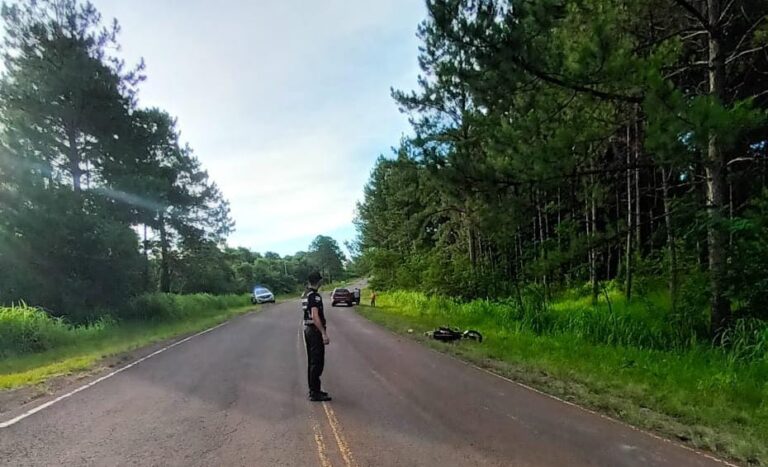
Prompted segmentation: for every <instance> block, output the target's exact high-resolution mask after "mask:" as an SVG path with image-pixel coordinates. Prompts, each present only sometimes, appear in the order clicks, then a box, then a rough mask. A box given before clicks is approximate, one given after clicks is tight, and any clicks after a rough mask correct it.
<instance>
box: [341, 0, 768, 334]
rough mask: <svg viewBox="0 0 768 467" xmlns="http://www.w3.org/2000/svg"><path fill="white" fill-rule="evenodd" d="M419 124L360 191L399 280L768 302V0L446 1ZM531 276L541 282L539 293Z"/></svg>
mask: <svg viewBox="0 0 768 467" xmlns="http://www.w3.org/2000/svg"><path fill="white" fill-rule="evenodd" d="M427 9H428V17H427V19H426V20H425V21H424V22H423V23H422V24H421V25H420V27H419V32H418V34H419V37H420V39H421V42H422V44H421V48H420V53H419V63H420V66H421V69H422V74H421V76H420V78H419V83H418V88H417V89H416V90H414V91H400V90H393V97H394V99H395V101H396V102H397V103H398V105H399V106H400V108H401V109H402V111H403V112H405V113H407V114H408V115H409V117H410V121H411V124H412V128H413V135H412V136H410V137H407V138H404V139H403V140H402V141H401V142H400V145H399V148H398V149H397V150H396V154H395V157H393V158H385V157H382V158H380V159H379V161H378V163H377V165H376V167H375V169H374V171H373V173H372V175H371V178H370V181H369V183H368V185H367V186H366V188H365V198H364V200H363V202H361V203H360V204H359V206H358V217H357V220H356V224H357V228H358V231H359V238H358V242H357V244H356V250H357V254H358V255H359V258H358V261H359V262H360V264H362V265H364V266H365V268H366V269H367V270H368V271H370V272H371V274H372V275H373V277H374V282H373V284H374V285H375V286H376V287H380V288H400V289H417V290H422V291H425V292H428V293H435V294H443V295H451V296H455V297H463V298H482V297H488V298H507V297H512V298H513V297H516V296H520V295H521V294H523V293H524V292H525V291H528V290H531V289H534V290H536V291H537V292H538V293H539V296H540V297H541V299H542V300H546V299H547V297H551V296H552V295H553V294H555V293H558V292H559V291H563V290H564V289H566V288H570V289H573V288H576V289H581V288H583V290H584V291H585V293H587V294H591V295H592V296H593V297H594V299H597V297H598V296H599V295H601V294H602V292H603V291H604V290H605V288H606V287H617V288H619V289H620V290H621V291H622V293H623V294H624V295H625V297H626V299H627V300H628V301H630V300H632V299H634V298H635V297H638V296H642V295H643V294H646V293H648V292H649V291H651V290H665V291H666V292H665V293H667V294H668V296H669V304H670V305H669V308H670V309H669V310H668V313H669V315H668V316H669V322H670V323H678V324H680V325H681V326H684V327H686V329H687V330H688V331H690V332H692V333H695V334H697V335H699V336H701V337H708V336H710V337H711V336H712V335H715V336H717V335H720V333H721V331H723V330H724V329H727V328H728V327H729V326H731V325H732V324H733V323H734V322H735V321H736V320H737V319H741V318H760V319H766V318H768V190H766V188H767V187H768V185H766V182H767V181H768V180H767V176H768V159H767V157H766V156H768V147H767V144H766V143H767V142H768V141H767V140H766V135H767V134H768V132H767V131H766V130H768V127H767V126H766V123H767V122H766V108H768V22H766V14H767V13H768V3H767V2H765V1H762V0H731V1H726V0H648V1H641V2H638V1H628V0H530V1H520V2H518V1H505V0H429V1H428V2H427ZM521 291H522V292H521Z"/></svg>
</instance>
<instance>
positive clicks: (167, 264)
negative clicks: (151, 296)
mask: <svg viewBox="0 0 768 467" xmlns="http://www.w3.org/2000/svg"><path fill="white" fill-rule="evenodd" d="M159 224H160V291H161V292H164V293H169V292H170V291H171V259H170V258H169V257H168V255H169V253H170V245H169V241H168V231H167V230H166V226H165V216H164V215H163V214H160V217H159Z"/></svg>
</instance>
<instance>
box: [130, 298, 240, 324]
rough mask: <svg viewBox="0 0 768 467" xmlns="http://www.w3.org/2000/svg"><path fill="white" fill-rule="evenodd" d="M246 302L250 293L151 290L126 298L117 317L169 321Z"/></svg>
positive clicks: (188, 317) (237, 305) (234, 306)
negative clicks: (128, 299)
mask: <svg viewBox="0 0 768 467" xmlns="http://www.w3.org/2000/svg"><path fill="white" fill-rule="evenodd" d="M248 304H250V296H249V295H247V294H241V295H210V294H194V295H176V294H164V293H153V294H144V295H141V296H138V297H136V298H134V299H132V300H130V301H129V302H128V303H127V304H126V305H125V306H124V307H123V309H122V310H121V312H120V314H119V316H120V317H121V318H123V319H127V320H140V321H153V320H154V321H173V320H185V319H190V318H192V317H193V316H195V315H201V314H205V313H215V312H216V311H220V310H226V309H228V308H237V307H243V306H247V305H248Z"/></svg>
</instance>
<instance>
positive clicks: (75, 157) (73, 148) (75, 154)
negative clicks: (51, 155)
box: [67, 125, 83, 193]
mask: <svg viewBox="0 0 768 467" xmlns="http://www.w3.org/2000/svg"><path fill="white" fill-rule="evenodd" d="M67 142H68V145H69V148H68V149H69V155H68V158H69V171H70V173H71V174H72V189H73V190H74V191H75V193H79V192H80V189H81V188H80V183H81V179H82V176H83V175H82V174H83V172H82V169H81V168H80V152H79V150H78V148H77V129H76V128H75V126H74V125H68V126H67Z"/></svg>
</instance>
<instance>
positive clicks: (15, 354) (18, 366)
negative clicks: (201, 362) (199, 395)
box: [0, 294, 255, 389]
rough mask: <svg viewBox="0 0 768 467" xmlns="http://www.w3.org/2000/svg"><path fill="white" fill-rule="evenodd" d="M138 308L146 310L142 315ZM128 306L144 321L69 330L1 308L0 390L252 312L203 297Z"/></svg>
mask: <svg viewBox="0 0 768 467" xmlns="http://www.w3.org/2000/svg"><path fill="white" fill-rule="evenodd" d="M158 303H162V304H164V306H166V307H168V308H160V307H159V306H158ZM140 304H144V305H146V306H147V307H148V308H146V309H144V311H141V310H140V309H139V308H140ZM130 306H132V307H135V308H134V311H135V312H137V313H140V314H142V315H144V316H145V317H146V319H143V320H138V319H134V320H127V321H123V322H117V321H114V320H110V319H103V320H101V321H98V322H96V323H95V324H92V325H87V326H71V325H68V324H67V323H65V322H64V321H62V320H59V319H55V318H51V317H49V316H48V315H46V314H45V313H43V312H41V311H39V310H35V309H32V308H28V307H24V306H20V307H9V308H0V389H13V388H17V387H22V386H28V385H33V384H38V383H41V382H44V381H46V380H47V379H49V378H52V377H55V376H61V375H68V374H72V373H75V372H79V371H84V370H88V369H91V368H93V367H94V366H95V365H96V364H97V363H98V362H99V361H100V360H102V359H104V358H108V357H112V356H116V355H119V354H122V353H125V352H129V351H132V350H135V349H138V348H141V347H143V346H146V345H149V344H152V343H156V342H160V341H163V340H166V339H169V338H172V337H176V336H179V335H184V334H190V333H194V332H197V331H201V330H203V329H206V328H209V327H211V326H214V325H216V324H219V323H221V322H223V321H226V320H228V319H231V318H232V317H234V316H237V315H239V314H242V313H245V312H247V311H249V310H252V309H254V308H255V306H254V305H250V304H249V298H248V296H247V295H244V296H221V297H215V296H208V295H202V294H201V295H191V296H172V297H170V298H168V297H160V296H150V297H144V298H142V299H141V300H137V301H136V302H135V303H132V304H131V305H130ZM152 313H154V315H152ZM150 316H151V317H150Z"/></svg>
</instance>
